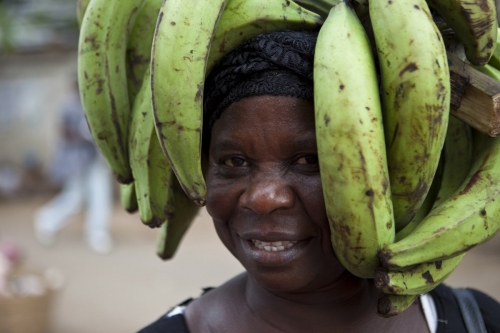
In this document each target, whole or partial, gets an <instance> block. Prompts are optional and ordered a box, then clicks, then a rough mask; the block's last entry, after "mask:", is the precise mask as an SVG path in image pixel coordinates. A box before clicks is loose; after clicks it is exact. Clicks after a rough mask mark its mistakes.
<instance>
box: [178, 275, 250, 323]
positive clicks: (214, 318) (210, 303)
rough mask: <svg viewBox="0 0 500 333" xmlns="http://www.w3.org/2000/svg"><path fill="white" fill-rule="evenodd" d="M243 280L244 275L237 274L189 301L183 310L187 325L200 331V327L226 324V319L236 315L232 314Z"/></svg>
mask: <svg viewBox="0 0 500 333" xmlns="http://www.w3.org/2000/svg"><path fill="white" fill-rule="evenodd" d="M244 281H245V275H244V274H241V275H238V276H237V277H235V278H233V279H231V280H229V281H228V282H226V283H224V284H223V285H221V286H220V287H218V288H217V289H213V290H211V291H210V292H207V293H205V294H204V295H203V296H202V297H200V298H198V299H196V300H194V301H193V302H192V303H190V304H189V306H188V307H187V308H186V312H185V318H186V322H187V324H188V326H189V327H190V328H192V330H193V331H194V332H198V331H200V332H201V331H202V330H200V329H201V328H207V327H211V328H216V327H218V326H219V325H220V324H222V325H224V326H225V325H228V324H229V323H228V321H230V320H231V319H232V318H236V317H237V316H235V315H234V314H235V312H237V311H238V309H239V306H238V304H239V302H238V300H240V299H241V298H240V297H238V295H241V296H242V295H243V289H244V284H245V282H244Z"/></svg>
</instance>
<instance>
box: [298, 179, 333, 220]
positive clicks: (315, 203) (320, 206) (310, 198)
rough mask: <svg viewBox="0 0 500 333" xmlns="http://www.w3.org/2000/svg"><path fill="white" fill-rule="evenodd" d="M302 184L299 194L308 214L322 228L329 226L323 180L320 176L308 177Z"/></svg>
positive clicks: (302, 180)
mask: <svg viewBox="0 0 500 333" xmlns="http://www.w3.org/2000/svg"><path fill="white" fill-rule="evenodd" d="M300 182H301V183H302V184H303V186H301V187H300V188H301V190H300V192H299V196H300V201H301V202H302V203H303V206H304V209H305V210H306V212H307V214H308V215H309V216H310V217H311V218H312V220H313V221H315V222H316V223H317V224H319V225H320V226H325V225H326V226H328V218H327V215H326V207H325V200H324V196H323V187H322V185H321V178H320V177H319V175H318V176H317V177H307V179H301V180H300Z"/></svg>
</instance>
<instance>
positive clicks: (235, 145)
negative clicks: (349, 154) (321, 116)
mask: <svg viewBox="0 0 500 333" xmlns="http://www.w3.org/2000/svg"><path fill="white" fill-rule="evenodd" d="M292 143H293V146H294V147H301V148H305V149H311V148H314V149H317V144H316V136H309V135H307V136H305V137H303V138H300V139H297V140H293V141H292ZM210 150H211V151H221V150H222V151H224V150H242V146H241V144H240V143H239V142H238V141H233V140H224V141H221V142H218V143H216V144H214V145H213V146H211V147H210Z"/></svg>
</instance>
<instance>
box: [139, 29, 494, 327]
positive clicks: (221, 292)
mask: <svg viewBox="0 0 500 333" xmlns="http://www.w3.org/2000/svg"><path fill="white" fill-rule="evenodd" d="M316 37H317V33H315V32H274V33H269V34H264V35H260V36H257V37H255V38H253V39H251V40H249V41H247V42H246V43H244V44H243V45H241V46H240V47H239V48H238V49H236V50H235V51H233V52H231V53H230V54H228V55H227V56H226V57H225V58H224V59H223V60H222V61H221V62H220V63H219V65H218V67H217V68H215V69H214V70H213V72H212V73H211V75H210V76H209V78H208V79H207V82H206V84H205V115H204V118H205V128H204V132H205V133H206V135H205V141H204V142H205V144H204V149H205V151H206V152H207V153H208V161H209V163H208V170H207V173H206V182H207V189H208V194H207V210H208V212H209V214H210V215H211V216H212V218H213V220H214V224H215V228H216V231H217V234H218V236H219V238H220V239H221V241H222V242H223V244H224V245H225V246H226V247H227V249H228V250H229V251H230V252H231V253H232V254H233V255H234V256H235V257H236V258H237V259H238V260H239V261H240V262H241V264H242V265H243V266H244V267H245V269H246V272H245V273H243V274H241V275H239V276H237V277H235V278H233V279H232V280H230V281H228V282H226V283H225V284H223V285H222V286H220V287H218V288H216V289H213V290H211V291H209V292H206V293H205V294H204V295H203V296H201V297H200V298H198V299H196V300H188V301H186V302H185V303H183V304H181V305H180V306H178V307H176V308H174V309H173V310H171V311H170V312H169V313H167V315H165V316H163V317H162V318H160V320H158V321H157V322H155V323H153V324H152V325H150V326H148V327H147V328H145V329H144V330H142V331H141V332H142V333H151V332H191V333H195V332H231V333H232V332H238V333H245V332H253V333H255V332H259V333H261V332H262V333H263V332H266V333H267V332H466V330H465V326H464V323H463V321H462V319H461V317H460V312H459V311H458V310H457V309H458V307H457V304H456V302H455V301H454V300H453V296H452V294H451V291H450V289H449V288H447V287H444V286H441V287H438V288H437V289H436V290H435V291H433V292H432V293H431V295H432V297H431V296H429V295H425V296H423V297H422V298H421V302H415V304H414V305H413V306H411V307H410V308H409V309H408V310H406V311H405V312H403V313H402V314H401V315H398V316H395V317H392V318H389V319H386V318H382V317H380V316H378V315H377V314H376V311H375V309H376V305H377V301H378V298H379V291H378V290H377V289H376V288H375V287H374V284H373V282H372V281H371V280H366V279H360V278H357V277H355V276H354V275H352V274H350V273H349V272H348V271H347V270H346V269H345V268H344V267H343V266H342V265H341V264H340V262H339V261H338V259H337V258H336V256H335V254H334V252H333V250H332V246H331V243H330V242H331V241H330V229H329V226H328V219H327V215H326V211H325V205H324V199H323V192H322V187H321V179H320V173H319V166H318V157H317V148H316V135H315V124H314V105H313V102H312V101H313V83H312V72H313V70H312V68H313V67H312V64H313V58H314V46H315V41H316ZM474 295H475V298H476V299H477V300H478V302H479V303H480V307H481V310H482V312H483V317H484V319H485V323H486V326H487V328H488V329H489V330H490V331H492V332H494V331H495V330H496V331H500V323H499V322H498V319H496V321H497V322H496V323H495V322H494V319H493V315H494V314H500V305H499V304H498V303H496V302H495V301H493V300H492V299H490V298H488V297H487V296H486V295H484V294H481V293H479V292H476V291H474ZM483 308H484V309H483ZM437 319H440V320H447V321H448V322H447V324H445V323H444V322H443V321H440V322H439V323H438V320H437Z"/></svg>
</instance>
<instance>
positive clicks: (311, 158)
mask: <svg viewBox="0 0 500 333" xmlns="http://www.w3.org/2000/svg"><path fill="white" fill-rule="evenodd" d="M295 163H297V164H318V156H317V155H306V156H302V157H300V158H298V159H297V161H296V162H295Z"/></svg>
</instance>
